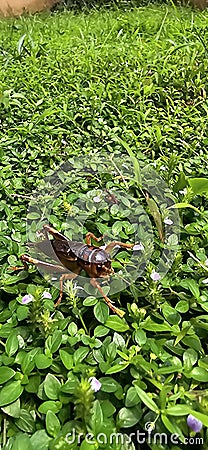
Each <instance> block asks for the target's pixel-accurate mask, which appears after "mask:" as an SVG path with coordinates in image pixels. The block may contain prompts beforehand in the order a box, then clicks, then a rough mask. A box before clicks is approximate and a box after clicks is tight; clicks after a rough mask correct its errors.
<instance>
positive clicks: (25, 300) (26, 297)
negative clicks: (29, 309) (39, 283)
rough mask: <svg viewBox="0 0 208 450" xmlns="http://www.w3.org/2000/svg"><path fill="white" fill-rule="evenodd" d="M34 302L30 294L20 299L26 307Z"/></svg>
mask: <svg viewBox="0 0 208 450" xmlns="http://www.w3.org/2000/svg"><path fill="white" fill-rule="evenodd" d="M33 300H34V297H33V296H32V295H31V294H26V295H24V297H22V303H23V305H27V304H28V303H31V302H32V301H33Z"/></svg>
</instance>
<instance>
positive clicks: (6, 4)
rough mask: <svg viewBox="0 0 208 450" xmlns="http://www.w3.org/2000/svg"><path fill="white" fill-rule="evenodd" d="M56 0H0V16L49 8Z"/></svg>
mask: <svg viewBox="0 0 208 450" xmlns="http://www.w3.org/2000/svg"><path fill="white" fill-rule="evenodd" d="M56 3H58V0H0V15H1V16H19V15H21V14H23V13H24V12H27V13H34V12H37V11H42V10H44V9H50V8H52V6H53V5H55V4H56Z"/></svg>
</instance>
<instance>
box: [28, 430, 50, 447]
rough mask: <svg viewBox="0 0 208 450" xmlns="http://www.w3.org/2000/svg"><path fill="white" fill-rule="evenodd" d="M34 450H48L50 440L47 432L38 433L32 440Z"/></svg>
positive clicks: (39, 431) (40, 431)
mask: <svg viewBox="0 0 208 450" xmlns="http://www.w3.org/2000/svg"><path fill="white" fill-rule="evenodd" d="M30 441H31V444H32V450H37V449H38V450H48V448H49V447H48V446H49V442H50V438H49V436H48V435H47V433H46V432H45V430H38V431H36V432H35V433H34V434H33V435H32V436H31V438H30Z"/></svg>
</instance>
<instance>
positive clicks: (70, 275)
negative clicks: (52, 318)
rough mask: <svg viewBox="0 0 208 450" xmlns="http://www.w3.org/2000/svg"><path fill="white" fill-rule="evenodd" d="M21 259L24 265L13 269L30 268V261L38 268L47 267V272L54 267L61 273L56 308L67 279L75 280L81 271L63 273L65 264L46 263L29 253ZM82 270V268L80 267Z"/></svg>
mask: <svg viewBox="0 0 208 450" xmlns="http://www.w3.org/2000/svg"><path fill="white" fill-rule="evenodd" d="M20 259H21V261H22V263H23V267H13V268H12V269H13V270H22V269H23V268H24V269H25V270H28V263H30V264H34V265H35V266H36V267H38V268H42V269H45V270H46V271H47V272H49V273H50V271H51V270H53V269H54V271H55V272H56V273H57V272H58V273H59V277H60V278H59V280H60V292H59V298H58V300H57V302H56V303H55V305H54V307H55V308H56V307H57V306H58V305H59V304H60V303H61V300H62V297H63V283H64V281H65V280H73V279H74V278H76V277H77V276H78V275H79V273H63V272H64V270H65V268H64V267H63V266H59V265H56V264H49V263H46V262H44V261H40V260H39V259H35V258H31V257H30V256H28V255H21V256H20ZM80 270H81V268H80ZM60 272H62V274H61V275H60Z"/></svg>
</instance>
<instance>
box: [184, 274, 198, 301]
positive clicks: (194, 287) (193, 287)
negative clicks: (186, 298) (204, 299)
mask: <svg viewBox="0 0 208 450" xmlns="http://www.w3.org/2000/svg"><path fill="white" fill-rule="evenodd" d="M179 284H180V286H182V287H184V288H185V289H188V290H189V291H191V293H192V294H193V296H194V297H195V298H196V299H199V297H200V290H199V286H198V283H197V282H196V281H195V280H193V279H191V278H186V279H185V280H181V282H180V283H179Z"/></svg>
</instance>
